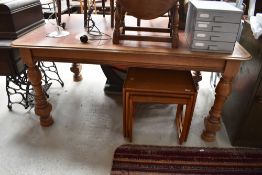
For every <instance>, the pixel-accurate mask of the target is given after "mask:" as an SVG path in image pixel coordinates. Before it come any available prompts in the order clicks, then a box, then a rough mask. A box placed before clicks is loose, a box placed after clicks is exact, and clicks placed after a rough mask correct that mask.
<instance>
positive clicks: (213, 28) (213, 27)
mask: <svg viewBox="0 0 262 175" xmlns="http://www.w3.org/2000/svg"><path fill="white" fill-rule="evenodd" d="M221 28H222V27H221V26H212V30H213V31H219V29H221Z"/></svg>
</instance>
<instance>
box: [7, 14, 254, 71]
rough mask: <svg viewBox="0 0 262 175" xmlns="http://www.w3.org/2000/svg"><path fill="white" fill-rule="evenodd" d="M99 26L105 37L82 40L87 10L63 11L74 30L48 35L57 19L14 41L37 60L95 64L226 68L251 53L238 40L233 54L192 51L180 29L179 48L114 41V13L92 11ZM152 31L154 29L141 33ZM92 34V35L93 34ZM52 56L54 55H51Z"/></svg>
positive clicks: (160, 21) (158, 22) (152, 23)
mask: <svg viewBox="0 0 262 175" xmlns="http://www.w3.org/2000/svg"><path fill="white" fill-rule="evenodd" d="M92 18H93V20H94V22H95V24H96V26H97V27H98V29H99V30H100V31H101V32H103V33H105V34H106V35H105V36H103V39H105V40H92V41H89V42H88V43H86V44H83V43H81V42H80V39H79V38H80V36H82V35H83V34H87V29H86V28H84V24H83V23H84V17H83V14H71V15H70V16H69V15H67V14H65V15H62V22H65V23H66V31H69V32H70V34H69V35H68V36H65V37H61V38H51V37H47V35H48V34H49V33H51V32H53V31H56V30H57V29H56V26H55V21H54V20H50V21H46V24H45V25H43V26H40V27H39V28H37V29H35V30H33V31H31V32H30V33H28V34H26V35H24V36H22V37H20V38H18V39H16V40H15V41H13V42H12V47H16V48H26V49H31V52H32V55H33V57H34V59H35V60H45V61H57V62H79V63H93V64H124V65H128V66H137V67H158V65H159V67H161V68H175V69H177V68H178V69H184V68H185V67H186V68H185V69H188V70H190V69H191V68H192V69H191V70H206V71H220V72H223V69H224V66H225V63H224V61H225V60H236V61H244V60H249V59H250V58H251V56H250V54H249V53H248V52H247V51H246V50H245V49H244V48H243V47H242V46H241V45H240V44H238V43H236V44H235V49H234V51H233V53H232V54H224V53H211V52H196V51H190V50H189V48H188V45H187V42H186V39H185V36H184V33H183V32H180V33H179V48H176V49H173V48H171V43H161V42H147V41H127V40H125V41H120V44H119V45H114V44H113V43H112V36H113V29H112V28H111V27H110V16H106V17H105V18H103V16H101V15H92ZM167 20H168V19H167V18H166V17H162V18H157V19H154V20H149V21H147V20H143V21H142V26H149V27H159V26H165V25H167ZM125 21H126V25H127V24H128V25H129V26H136V19H135V18H133V17H131V16H127V17H126V19H125ZM139 34H140V35H146V34H148V35H150V34H151V33H149V32H147V33H141V32H140V33H139ZM89 37H90V36H89ZM90 38H91V37H90ZM51 57H52V58H51Z"/></svg>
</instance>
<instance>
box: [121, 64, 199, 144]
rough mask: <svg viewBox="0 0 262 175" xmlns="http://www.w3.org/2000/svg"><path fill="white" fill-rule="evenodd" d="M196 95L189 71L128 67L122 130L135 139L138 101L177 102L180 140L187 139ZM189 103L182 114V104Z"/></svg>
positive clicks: (181, 141)
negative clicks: (134, 126)
mask: <svg viewBox="0 0 262 175" xmlns="http://www.w3.org/2000/svg"><path fill="white" fill-rule="evenodd" d="M196 97H197V89H196V87H195V83H194V80H193V78H192V75H191V73H190V71H175V70H158V69H143V68H129V69H128V74H127V78H126V80H125V83H124V87H123V133H124V137H127V138H128V139H129V140H130V141H132V128H133V120H134V116H135V115H134V113H135V104H136V103H162V104H177V112H176V119H175V124H176V128H177V131H178V138H179V139H178V140H179V144H182V143H183V142H184V141H186V140H187V136H188V133H189V129H190V125H191V120H192V116H193V112H194V107H195V102H196ZM184 105H185V106H186V109H185V115H184V116H183V106H184Z"/></svg>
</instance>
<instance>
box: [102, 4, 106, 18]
mask: <svg viewBox="0 0 262 175" xmlns="http://www.w3.org/2000/svg"><path fill="white" fill-rule="evenodd" d="M105 8H106V7H105V0H102V10H103V17H105V15H106V14H105Z"/></svg>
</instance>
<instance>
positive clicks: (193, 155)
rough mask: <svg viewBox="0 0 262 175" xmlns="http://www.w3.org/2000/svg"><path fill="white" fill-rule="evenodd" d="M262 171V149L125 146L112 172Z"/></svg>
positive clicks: (164, 174) (117, 153)
mask: <svg viewBox="0 0 262 175" xmlns="http://www.w3.org/2000/svg"><path fill="white" fill-rule="evenodd" d="M146 174H150V175H167V174H201V175H204V174H228V175H232V174H235V175H242V174H248V175H251V174H252V175H253V174H262V149H252V148H250V149H248V148H202V147H179V146H177V147H167V146H146V145H132V144H128V145H122V146H120V147H118V148H117V149H116V151H115V154H114V159H113V165H112V170H111V175H146Z"/></svg>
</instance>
